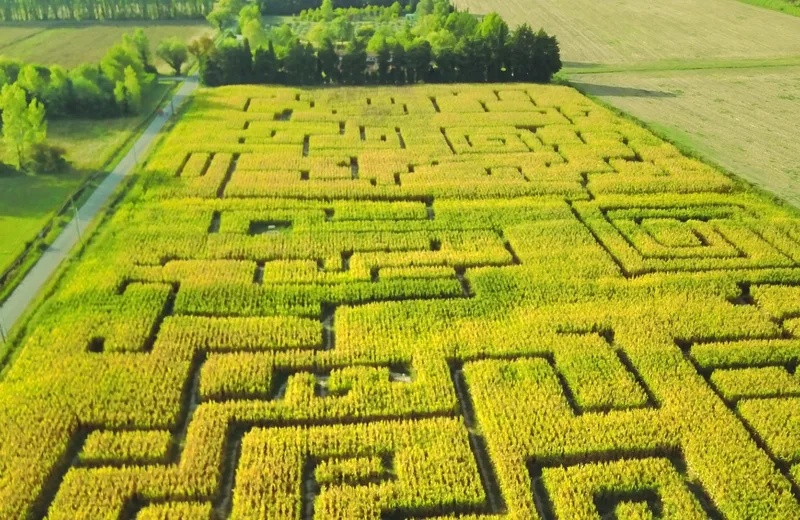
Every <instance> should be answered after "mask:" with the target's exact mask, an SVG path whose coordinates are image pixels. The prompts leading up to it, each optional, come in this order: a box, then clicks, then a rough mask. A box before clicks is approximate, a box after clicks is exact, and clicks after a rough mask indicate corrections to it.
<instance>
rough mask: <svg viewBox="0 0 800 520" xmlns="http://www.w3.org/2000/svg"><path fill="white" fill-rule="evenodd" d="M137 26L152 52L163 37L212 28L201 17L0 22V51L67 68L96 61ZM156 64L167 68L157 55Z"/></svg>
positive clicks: (194, 34) (190, 36) (207, 31)
mask: <svg viewBox="0 0 800 520" xmlns="http://www.w3.org/2000/svg"><path fill="white" fill-rule="evenodd" d="M137 27H142V28H143V29H144V30H145V34H147V36H148V37H149V38H150V44H151V47H152V49H153V52H154V53H155V49H156V46H157V45H158V42H159V41H161V40H163V39H164V38H168V37H171V36H177V37H179V38H181V39H183V40H186V41H189V40H191V39H193V38H196V37H198V36H201V35H203V34H211V32H212V27H211V26H210V25H208V24H207V23H205V22H203V21H190V22H162V21H157V22H151V21H148V22H124V23H123V22H114V23H112V22H104V23H98V22H92V23H88V22H87V23H59V22H52V23H31V24H25V25H20V24H0V55H5V56H9V57H12V58H18V59H21V60H24V61H27V62H33V63H40V64H43V65H53V64H57V65H62V66H64V67H68V68H69V67H74V66H76V65H80V64H82V63H97V62H98V61H99V60H100V59H101V58H102V57H103V55H104V54H105V53H106V51H107V50H108V49H109V47H111V46H112V45H113V44H114V43H116V42H118V41H120V40H121V39H122V35H123V34H124V33H126V32H131V31H133V30H134V29H136V28H137ZM155 64H156V66H157V67H158V68H159V71H161V72H164V73H169V72H170V69H169V67H167V66H166V64H165V63H163V62H162V61H161V60H158V59H156V61H155Z"/></svg>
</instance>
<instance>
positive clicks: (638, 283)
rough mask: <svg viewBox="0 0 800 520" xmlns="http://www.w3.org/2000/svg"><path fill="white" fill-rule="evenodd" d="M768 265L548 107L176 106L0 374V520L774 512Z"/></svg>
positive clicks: (737, 210)
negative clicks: (180, 111) (171, 124)
mask: <svg viewBox="0 0 800 520" xmlns="http://www.w3.org/2000/svg"><path fill="white" fill-rule="evenodd" d="M798 263H800V219H798V218H797V215H796V214H795V213H794V212H792V211H790V210H788V209H786V208H784V207H781V206H779V205H776V204H775V203H774V202H772V201H770V200H769V199H766V198H764V197H762V196H761V195H759V194H758V193H754V192H753V191H752V190H750V189H748V188H746V187H744V186H742V185H740V184H739V183H738V182H736V181H735V180H733V179H731V178H729V177H727V176H725V175H723V174H722V173H720V172H718V171H716V170H714V169H713V168H711V167H709V166H707V165H704V164H702V163H700V162H698V161H696V160H693V159H690V158H686V157H683V156H682V155H680V153H679V152H678V151H677V149H675V148H674V147H673V146H671V145H669V144H667V143H664V142H662V141H660V140H659V139H658V138H656V137H655V136H653V135H652V134H650V133H649V132H647V131H646V130H644V129H642V128H641V127H639V126H637V125H635V124H634V123H632V122H630V121H627V120H624V119H622V118H619V117H617V116H615V115H614V114H612V113H611V112H609V111H607V110H605V109H603V108H602V107H599V106H597V105H595V104H593V103H592V102H591V101H590V100H588V99H586V98H584V97H582V96H580V95H579V94H578V93H577V92H575V91H573V90H570V89H568V88H565V87H555V86H528V85H513V86H509V85H494V86H492V85H489V86H480V87H474V86H464V85H455V86H447V87H435V86H416V87H408V88H397V89H379V88H370V89H323V90H294V89H273V88H261V87H258V88H257V87H226V88H219V89H214V90H203V91H201V92H200V93H199V94H197V96H196V98H195V99H194V101H193V102H192V105H191V107H190V108H189V110H188V112H187V113H186V114H185V115H184V117H183V118H182V119H181V120H180V122H179V123H178V124H177V125H176V127H175V129H174V130H173V131H172V132H171V133H170V134H169V136H168V137H167V138H166V139H165V141H164V143H163V144H162V146H161V147H160V149H159V150H158V151H157V152H156V153H155V155H154V156H153V157H152V158H151V159H149V161H148V163H147V166H146V168H145V171H144V172H142V174H141V178H140V179H139V180H138V181H137V182H136V183H135V185H134V186H133V187H132V188H131V189H130V191H129V192H128V193H127V194H126V195H125V197H124V198H123V199H122V200H121V202H120V203H119V204H118V205H117V206H116V208H115V209H114V211H113V212H112V214H111V215H110V216H109V218H108V220H107V221H106V222H105V223H104V224H103V225H102V226H101V227H100V229H99V230H98V232H97V233H96V234H95V235H94V236H93V237H92V239H91V241H90V242H89V244H88V245H87V247H86V250H85V252H84V253H83V254H82V256H81V257H80V260H79V261H77V262H76V263H75V265H73V266H71V267H70V268H69V269H68V270H67V272H66V273H65V275H64V277H63V279H62V280H61V281H60V282H59V284H58V287H57V289H56V290H55V292H54V293H53V295H52V296H51V297H50V298H48V300H47V301H46V302H45V303H44V304H43V306H42V307H41V309H40V310H39V311H38V313H37V314H36V315H35V316H34V317H33V319H32V321H31V322H30V324H29V326H28V328H27V335H26V337H25V340H24V345H23V346H22V347H21V349H20V351H19V354H18V356H17V357H16V359H15V360H14V362H13V364H12V366H11V367H10V368H9V369H8V371H7V372H6V374H5V376H4V378H3V380H2V382H0V518H13V519H28V518H37V519H38V518H48V519H49V520H62V519H64V520H95V519H99V518H115V519H117V518H119V519H131V518H137V519H146V520H154V519H170V520H171V519H180V520H189V519H200V518H203V519H225V518H235V519H273V518H274V519H293V520H310V519H312V518H314V519H340V520H349V519H354V518H358V519H373V520H380V519H399V518H440V519H453V518H463V519H470V520H478V519H482V520H490V519H495V518H501V517H502V518H509V519H541V520H554V519H570V520H572V519H587V520H590V519H591V520H597V519H598V518H610V517H615V518H620V519H622V518H624V519H634V518H635V519H644V518H673V519H694V518H698V519H699V518H731V519H739V518H741V519H744V518H758V519H770V520H771V519H793V518H800V492H799V491H798V490H799V489H800V406H798V405H800V379H798V377H800V376H798V374H797V370H796V369H797V365H798V362H800V268H799V266H798Z"/></svg>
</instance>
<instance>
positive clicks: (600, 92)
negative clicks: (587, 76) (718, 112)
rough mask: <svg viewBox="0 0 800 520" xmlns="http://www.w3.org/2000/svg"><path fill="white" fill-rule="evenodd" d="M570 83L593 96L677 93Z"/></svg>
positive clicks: (665, 96) (664, 95)
mask: <svg viewBox="0 0 800 520" xmlns="http://www.w3.org/2000/svg"><path fill="white" fill-rule="evenodd" d="M569 83H570V85H572V86H573V87H575V88H576V89H578V90H580V91H581V92H586V93H588V94H591V95H593V96H608V97H650V98H674V97H678V95H677V94H674V93H672V92H661V91H660V90H646V89H643V88H630V87H618V86H616V85H597V84H595V83H581V82H580V81H570V82H569Z"/></svg>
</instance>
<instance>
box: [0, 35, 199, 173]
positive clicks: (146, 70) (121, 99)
mask: <svg viewBox="0 0 800 520" xmlns="http://www.w3.org/2000/svg"><path fill="white" fill-rule="evenodd" d="M184 50H185V46H184ZM154 72H155V67H154V66H153V64H152V56H151V52H150V42H149V41H148V38H147V36H146V35H145V34H144V32H143V31H142V30H141V29H139V30H136V31H135V32H133V33H132V34H126V35H124V37H123V40H122V41H121V42H119V43H117V44H115V45H114V46H112V47H111V49H109V50H108V52H107V53H106V55H105V56H104V57H103V59H102V60H100V63H98V64H85V65H81V66H78V67H75V68H74V69H71V70H69V71H67V70H65V69H64V68H63V67H60V66H57V65H54V66H50V67H45V66H40V65H33V64H25V63H23V62H21V61H18V60H10V59H5V58H0V92H2V94H0V113H1V116H0V117H1V118H2V128H1V130H2V135H3V140H4V142H5V144H6V147H5V150H6V154H7V156H6V158H5V159H6V161H7V162H8V163H9V164H10V165H11V166H12V167H13V168H16V169H20V168H24V169H28V170H33V171H38V172H49V171H61V170H63V168H64V159H63V155H64V150H62V149H59V148H54V147H51V146H47V145H46V144H45V137H46V135H47V123H46V119H45V115H47V117H48V118H59V117H80V118H86V117H96V118H101V117H116V116H122V115H131V114H136V113H138V112H139V111H140V110H141V108H142V98H143V96H145V95H146V94H147V93H148V90H149V89H151V88H152V87H153V85H154V84H155V74H154Z"/></svg>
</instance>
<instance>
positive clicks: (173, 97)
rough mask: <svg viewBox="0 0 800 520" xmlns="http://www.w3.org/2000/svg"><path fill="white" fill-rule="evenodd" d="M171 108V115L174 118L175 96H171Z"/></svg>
mask: <svg viewBox="0 0 800 520" xmlns="http://www.w3.org/2000/svg"><path fill="white" fill-rule="evenodd" d="M169 107H170V109H171V112H170V114H169V115H171V116H174V115H175V96H174V95H173V96H170V98H169Z"/></svg>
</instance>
